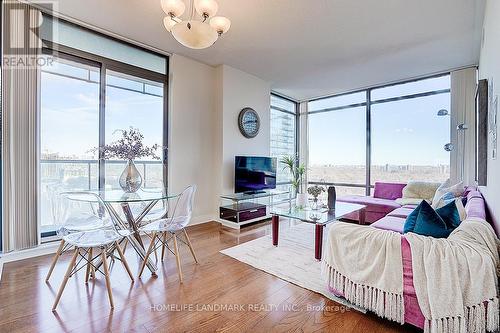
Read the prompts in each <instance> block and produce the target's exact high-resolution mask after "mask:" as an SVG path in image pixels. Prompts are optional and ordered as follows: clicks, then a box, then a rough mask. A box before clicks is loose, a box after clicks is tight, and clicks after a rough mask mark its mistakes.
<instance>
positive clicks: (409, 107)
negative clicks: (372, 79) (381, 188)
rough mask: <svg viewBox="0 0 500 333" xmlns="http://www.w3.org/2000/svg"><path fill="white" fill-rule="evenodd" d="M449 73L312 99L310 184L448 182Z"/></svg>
mask: <svg viewBox="0 0 500 333" xmlns="http://www.w3.org/2000/svg"><path fill="white" fill-rule="evenodd" d="M439 110H447V111H449V110H450V76H449V75H441V76H437V77H432V78H428V79H422V80H418V81H411V82H406V83H401V84H394V85H389V86H385V87H380V88H373V89H368V90H363V91H359V92H355V93H350V94H342V95H338V96H332V97H328V98H323V99H318V100H314V101H310V102H309V103H308V111H309V114H308V121H309V129H308V134H309V169H308V180H309V182H311V183H326V184H335V185H337V188H338V192H339V193H340V194H365V193H366V194H369V193H370V188H371V187H372V186H373V184H374V183H375V182H376V181H389V182H407V181H409V180H426V181H444V180H446V179H447V178H448V177H449V174H450V155H449V153H448V152H446V151H445V150H444V149H443V146H444V145H445V144H446V143H448V142H449V141H450V117H449V116H447V114H449V112H439V114H440V115H438V111H439Z"/></svg>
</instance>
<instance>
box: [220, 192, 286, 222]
mask: <svg viewBox="0 0 500 333" xmlns="http://www.w3.org/2000/svg"><path fill="white" fill-rule="evenodd" d="M220 199H221V205H220V207H219V222H221V223H222V224H224V225H226V226H228V227H231V228H235V229H239V228H240V227H241V226H243V225H245V224H249V223H253V222H257V221H261V220H264V219H268V218H270V217H271V216H270V215H269V207H270V206H273V205H274V204H277V203H280V202H281V203H282V202H286V201H289V200H290V192H288V191H278V190H271V191H266V192H259V193H254V194H245V193H236V194H227V195H221V196H220Z"/></svg>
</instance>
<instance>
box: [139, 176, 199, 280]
mask: <svg viewBox="0 0 500 333" xmlns="http://www.w3.org/2000/svg"><path fill="white" fill-rule="evenodd" d="M195 193H196V186H195V185H191V186H189V187H188V188H186V189H185V190H184V191H183V192H182V193H181V195H180V196H179V197H178V198H177V199H176V200H175V201H174V202H171V203H170V205H169V206H170V210H171V211H170V212H168V213H167V217H165V218H162V219H159V220H156V221H153V222H151V223H149V224H147V225H145V226H144V227H142V228H141V229H140V230H141V231H142V232H145V233H146V234H148V235H150V238H151V243H150V244H149V247H148V250H147V251H146V257H145V259H144V261H143V263H142V266H141V269H140V271H139V277H141V275H142V272H143V271H144V267H145V266H146V262H147V260H148V258H149V256H150V255H151V254H152V253H153V252H156V249H158V248H159V247H161V248H162V255H161V259H162V261H163V259H164V256H165V250H166V249H168V250H169V251H170V252H172V253H173V254H174V255H175V259H176V263H177V270H178V273H179V280H180V282H181V283H182V282H183V276H182V268H181V261H180V254H179V247H178V241H179V242H181V243H184V244H186V245H187V246H188V247H189V250H190V251H191V254H192V256H193V258H194V260H195V262H196V263H198V259H197V257H196V253H195V251H194V249H193V245H192V244H191V240H190V239H189V236H188V234H187V231H186V229H185V227H186V226H187V225H188V224H189V222H190V221H191V216H192V212H193V202H194V195H195ZM181 235H182V236H181ZM183 238H184V239H183ZM170 239H172V240H173V251H172V250H171V249H170V247H169V245H168V241H169V240H170Z"/></svg>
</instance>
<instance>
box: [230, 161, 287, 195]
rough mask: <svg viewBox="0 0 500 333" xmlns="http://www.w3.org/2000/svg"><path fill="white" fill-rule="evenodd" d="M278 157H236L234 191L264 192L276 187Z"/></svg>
mask: <svg viewBox="0 0 500 333" xmlns="http://www.w3.org/2000/svg"><path fill="white" fill-rule="evenodd" d="M276 163H277V161H276V158H273V157H253V156H236V157H235V162H234V165H235V172H234V175H235V186H234V191H235V192H236V193H240V192H249V193H255V192H262V191H263V190H268V189H273V188H276Z"/></svg>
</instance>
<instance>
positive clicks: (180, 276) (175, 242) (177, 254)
mask: <svg viewBox="0 0 500 333" xmlns="http://www.w3.org/2000/svg"><path fill="white" fill-rule="evenodd" d="M173 238H174V252H175V259H176V262H177V270H178V271H179V281H180V282H181V283H182V269H181V257H180V253H179V247H178V246H177V235H176V234H175V233H174V237H173Z"/></svg>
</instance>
